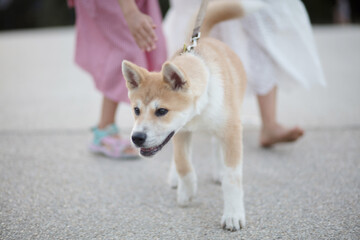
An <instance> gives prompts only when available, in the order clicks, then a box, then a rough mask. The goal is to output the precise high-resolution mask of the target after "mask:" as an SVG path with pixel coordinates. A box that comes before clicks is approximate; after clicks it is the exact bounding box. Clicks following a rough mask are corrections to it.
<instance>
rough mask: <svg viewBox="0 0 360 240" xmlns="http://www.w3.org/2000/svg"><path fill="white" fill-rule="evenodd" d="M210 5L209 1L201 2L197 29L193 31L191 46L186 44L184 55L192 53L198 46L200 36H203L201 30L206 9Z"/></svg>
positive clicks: (196, 22) (196, 23) (203, 0)
mask: <svg viewBox="0 0 360 240" xmlns="http://www.w3.org/2000/svg"><path fill="white" fill-rule="evenodd" d="M208 3H209V0H202V1H201V5H200V9H199V12H198V14H197V17H196V21H195V27H194V30H193V34H192V36H191V39H190V41H191V45H189V46H186V44H184V51H183V52H184V53H185V52H191V51H192V50H193V49H194V48H195V47H196V46H197V41H198V40H199V39H200V36H201V32H200V28H201V25H202V23H203V21H204V18H205V14H206V8H207V6H208Z"/></svg>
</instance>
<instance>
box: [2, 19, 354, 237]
mask: <svg viewBox="0 0 360 240" xmlns="http://www.w3.org/2000/svg"><path fill="white" fill-rule="evenodd" d="M314 31H315V39H316V42H317V45H318V49H319V53H320V57H321V60H322V63H323V66H324V71H325V75H326V78H327V82H328V86H327V87H326V88H321V87H314V88H312V89H311V90H310V91H306V90H303V89H299V90H292V91H290V92H289V91H281V90H280V93H279V118H280V120H281V122H284V123H286V124H289V125H291V124H299V125H301V126H303V127H304V128H305V130H306V135H305V137H304V138H303V139H301V140H300V141H298V142H297V143H295V144H290V145H279V146H276V147H275V148H272V149H270V150H264V149H261V148H259V147H258V134H259V118H258V113H257V110H256V104H255V102H254V100H253V99H252V98H248V99H247V100H246V102H245V106H244V122H245V131H244V149H245V154H244V188H245V204H246V213H247V226H246V228H245V229H243V230H241V231H240V232H235V233H231V232H226V231H224V230H222V229H221V228H220V217H221V214H222V193H221V187H220V186H219V185H217V184H215V183H213V181H212V178H211V172H212V168H211V165H210V164H209V159H210V158H211V153H210V152H209V146H210V141H209V138H208V137H207V136H205V135H198V136H196V137H195V139H194V141H193V142H194V145H195V150H194V163H195V167H196V171H197V173H198V178H199V190H198V195H197V197H196V198H195V199H194V201H193V202H192V204H191V205H190V206H189V207H187V208H180V207H178V206H177V204H176V191H175V190H173V189H170V188H169V187H168V186H167V184H166V178H167V172H168V169H169V164H170V158H171V151H172V149H171V145H168V146H167V147H165V149H164V150H163V151H162V152H161V153H159V155H157V156H156V157H154V158H152V159H139V160H133V161H124V160H110V159H106V158H103V157H101V156H96V155H92V154H90V153H88V152H87V150H86V145H87V143H88V142H89V141H90V139H91V134H90V133H89V131H88V128H89V127H90V126H92V125H93V124H94V123H96V121H97V118H98V114H99V106H100V95H99V94H98V93H97V92H96V90H94V88H93V86H92V83H91V79H90V77H89V76H88V75H87V74H85V73H84V72H82V71H80V70H79V69H78V68H77V67H76V66H74V64H73V61H72V54H73V46H74V29H73V28H59V29H45V30H39V31H19V32H5V33H0V209H1V210H0V239H359V238H360V174H359V172H360V95H359V92H360V44H359V43H360V27H354V26H353V27H316V28H315V30H314ZM128 111H129V108H128V107H126V106H122V108H121V109H120V112H119V122H118V123H119V125H120V126H121V127H122V128H123V129H124V130H125V132H126V133H128V132H129V130H130V127H131V125H132V120H131V117H130V116H129V114H128Z"/></svg>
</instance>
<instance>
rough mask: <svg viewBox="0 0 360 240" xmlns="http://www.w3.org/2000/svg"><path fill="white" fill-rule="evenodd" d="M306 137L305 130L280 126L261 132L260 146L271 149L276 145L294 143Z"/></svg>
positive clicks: (264, 129)
mask: <svg viewBox="0 0 360 240" xmlns="http://www.w3.org/2000/svg"><path fill="white" fill-rule="evenodd" d="M302 135H304V130H302V129H301V128H299V127H294V128H285V127H283V126H281V125H279V124H276V125H275V126H273V127H271V128H263V129H262V130H261V136H260V145H261V146H262V147H264V148H269V147H271V146H272V145H274V144H276V143H283V142H294V141H296V140H297V139H298V138H299V137H301V136H302Z"/></svg>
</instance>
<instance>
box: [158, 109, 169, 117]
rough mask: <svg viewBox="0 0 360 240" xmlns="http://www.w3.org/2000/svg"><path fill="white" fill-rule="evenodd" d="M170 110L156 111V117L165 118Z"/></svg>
mask: <svg viewBox="0 0 360 240" xmlns="http://www.w3.org/2000/svg"><path fill="white" fill-rule="evenodd" d="M168 111H169V110H167V109H165V108H159V109H157V110H156V111H155V115H156V116H157V117H161V116H164V115H165V114H167V113H168Z"/></svg>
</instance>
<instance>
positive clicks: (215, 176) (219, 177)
mask: <svg viewBox="0 0 360 240" xmlns="http://www.w3.org/2000/svg"><path fill="white" fill-rule="evenodd" d="M223 176H224V173H223V172H221V171H219V170H214V172H213V176H212V177H213V181H214V182H215V183H216V184H220V185H221V182H222V178H223Z"/></svg>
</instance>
